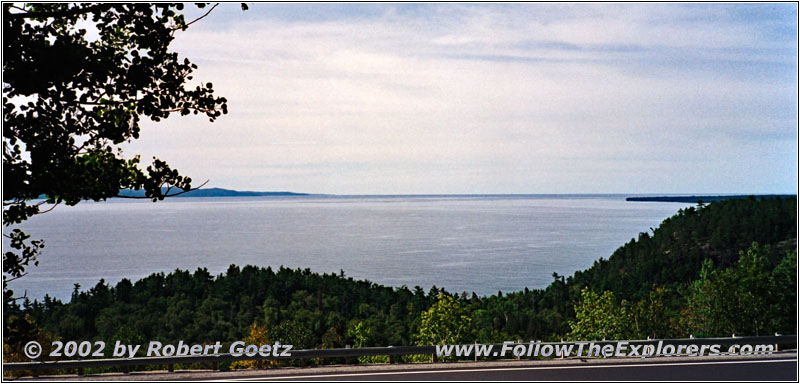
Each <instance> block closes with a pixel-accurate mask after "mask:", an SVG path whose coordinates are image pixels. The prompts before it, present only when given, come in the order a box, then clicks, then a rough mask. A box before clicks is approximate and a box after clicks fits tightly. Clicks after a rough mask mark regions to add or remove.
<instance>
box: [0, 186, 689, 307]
mask: <svg viewBox="0 0 800 384" xmlns="http://www.w3.org/2000/svg"><path fill="white" fill-rule="evenodd" d="M626 196H627V195H463V196H453V195H448V196H299V197H210V198H202V197H192V198H173V199H168V200H166V201H163V202H158V203H152V202H149V201H147V200H127V199H112V200H111V201H107V202H100V203H94V202H84V203H81V204H78V205H77V206H74V207H62V206H59V207H57V208H56V209H54V210H53V211H51V212H49V213H46V214H43V215H38V216H35V217H33V218H31V219H30V220H28V221H27V222H25V223H24V225H23V226H22V228H23V229H24V230H25V231H26V232H28V233H29V234H31V235H32V238H34V239H36V238H43V239H45V242H46V247H45V248H44V252H43V254H42V255H41V256H40V257H39V266H37V267H29V268H28V271H29V272H30V273H29V274H28V275H27V276H25V277H23V278H21V279H19V280H16V281H13V282H11V283H10V285H9V287H10V288H11V289H14V290H15V293H16V295H21V294H23V293H26V294H27V296H28V297H29V298H31V299H35V298H39V299H40V298H42V297H43V296H44V295H45V294H49V295H50V296H53V297H57V298H60V299H62V300H68V299H69V297H70V294H71V292H72V290H73V286H74V284H76V283H78V284H80V286H81V287H82V288H81V289H88V288H90V287H92V286H94V285H95V284H97V282H98V281H99V280H100V279H101V278H102V279H105V281H106V282H109V283H112V284H114V283H116V282H117V281H119V280H120V279H123V278H128V279H131V280H134V281H135V280H136V279H139V278H142V277H145V276H147V275H149V274H151V273H154V272H170V271H173V270H175V269H188V270H189V271H194V270H195V269H197V268H199V267H203V268H208V270H209V271H210V272H211V273H212V274H218V273H223V272H225V271H226V270H227V269H228V267H229V265H231V264H236V265H238V266H244V265H247V264H251V265H257V266H263V267H267V266H271V267H273V268H277V267H279V266H286V267H291V268H303V269H305V268H310V269H311V270H312V271H314V272H319V273H337V274H338V273H340V271H344V273H345V275H346V276H349V277H353V278H356V279H367V280H370V281H372V282H375V283H379V284H384V285H389V286H395V287H399V286H402V285H406V286H408V287H414V286H417V285H419V286H421V287H423V288H424V289H425V290H426V291H427V290H428V289H429V288H430V287H431V286H433V285H435V286H437V287H440V288H445V289H447V290H448V291H450V292H462V291H465V292H467V293H471V292H475V293H477V294H478V295H491V294H496V293H497V292H498V291H503V292H509V291H518V290H522V289H524V288H525V287H528V288H531V289H534V288H543V287H545V286H547V285H548V284H549V283H550V282H551V281H552V279H553V278H552V274H553V272H556V273H559V274H561V275H571V274H572V273H574V272H575V271H577V270H582V269H585V268H588V267H590V266H591V265H592V263H594V261H595V260H597V259H599V258H601V257H604V258H608V257H609V256H610V255H611V254H612V253H613V251H614V250H615V249H617V248H618V247H620V246H621V245H623V244H624V243H625V242H627V241H629V240H630V239H631V238H634V237H637V236H638V234H639V233H640V232H646V231H649V230H650V228H655V227H657V226H658V224H659V223H660V222H661V221H663V220H664V219H665V218H667V217H669V216H671V215H673V214H675V213H677V211H678V209H680V208H683V207H686V206H689V205H691V204H685V203H665V202H626V201H625V197H626ZM4 246H5V247H8V243H4Z"/></svg>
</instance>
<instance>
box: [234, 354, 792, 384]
mask: <svg viewBox="0 0 800 384" xmlns="http://www.w3.org/2000/svg"><path fill="white" fill-rule="evenodd" d="M234 380H237V381H251V380H253V381H262V380H270V381H273V380H277V381H288V380H306V381H309V380H313V381H329V380H331V381H339V380H345V381H486V380H491V381H495V380H499V381H598V380H602V381H605V380H610V381H627V380H634V381H647V380H659V381H664V380H666V381H687V380H688V381H709V380H715V381H797V359H796V358H794V359H770V360H765V359H760V360H747V361H704V362H660V363H627V364H587V365H568V366H550V367H519V366H518V367H508V366H497V367H482V368H452V369H446V368H445V369H433V370H426V369H419V368H417V369H414V368H410V369H409V370H403V371H393V372H387V371H377V372H342V373H320V374H291V375H277V376H276V375H269V376H262V377H248V378H240V379H234Z"/></svg>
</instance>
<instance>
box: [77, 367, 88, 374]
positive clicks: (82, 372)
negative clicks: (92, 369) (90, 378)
mask: <svg viewBox="0 0 800 384" xmlns="http://www.w3.org/2000/svg"><path fill="white" fill-rule="evenodd" d="M85 375H86V371H84V369H83V368H78V376H85Z"/></svg>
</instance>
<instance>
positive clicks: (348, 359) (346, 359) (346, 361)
mask: <svg viewBox="0 0 800 384" xmlns="http://www.w3.org/2000/svg"><path fill="white" fill-rule="evenodd" d="M344 348H345V349H350V344H347V345H345V346H344ZM344 363H345V364H350V356H345V357H344Z"/></svg>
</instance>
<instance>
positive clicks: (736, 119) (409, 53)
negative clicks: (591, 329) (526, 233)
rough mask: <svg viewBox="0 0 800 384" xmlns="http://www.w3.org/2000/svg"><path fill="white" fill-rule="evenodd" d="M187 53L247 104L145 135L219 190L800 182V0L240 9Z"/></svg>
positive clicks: (222, 16) (623, 189) (221, 88)
mask: <svg viewBox="0 0 800 384" xmlns="http://www.w3.org/2000/svg"><path fill="white" fill-rule="evenodd" d="M196 13H197V11H196V10H194V11H192V13H191V15H195V14H196ZM191 15H187V16H188V18H189V19H191ZM173 48H174V49H175V50H176V51H177V52H179V53H180V55H181V56H185V57H187V58H189V59H190V60H192V61H193V62H195V63H196V64H197V65H198V66H199V69H198V70H197V71H196V75H195V80H196V81H203V82H207V81H210V82H213V84H214V89H215V90H216V91H217V92H218V93H219V94H220V95H222V96H225V97H227V99H228V101H229V102H228V106H229V110H230V113H229V114H228V115H226V116H223V117H221V118H220V119H218V120H217V121H216V122H214V123H209V122H208V120H207V119H203V118H200V117H180V116H177V115H175V116H171V117H170V118H169V119H168V120H166V121H162V122H159V123H152V122H144V123H143V129H142V134H141V139H139V140H136V141H134V142H133V143H131V144H128V145H126V146H125V150H126V153H127V154H128V155H129V156H130V155H133V154H136V153H139V154H141V155H142V156H143V159H144V160H147V159H149V158H150V157H152V156H153V155H158V156H159V158H161V159H163V160H166V161H168V162H169V163H170V165H172V166H173V167H176V168H178V169H179V170H180V171H181V173H182V174H186V175H188V176H191V177H192V178H193V179H194V180H198V181H202V180H205V179H210V183H209V185H210V186H216V187H223V188H233V189H240V190H263V191H268V190H288V191H297V192H312V193H335V194H373V193H377V194H417V193H794V192H795V191H796V186H797V171H798V169H797V164H798V162H797V155H798V154H797V140H798V138H797V132H798V131H797V127H798V120H797V116H798V110H797V105H798V99H797V97H798V96H797V95H798V89H797V84H798V79H797V73H798V72H797V71H798V68H797V60H798V56H797V55H798V54H797V5H796V4H647V3H645V4H591V3H585V4H577V3H573V4H425V5H419V4H347V5H343V4H253V5H251V6H250V10H249V11H247V12H242V11H241V10H240V8H239V5H238V4H222V5H220V6H219V7H218V8H217V9H215V10H214V11H213V12H212V13H211V14H210V15H209V16H208V17H206V18H204V19H202V20H201V21H198V22H197V23H195V24H193V25H192V26H191V27H190V28H189V29H188V30H187V31H185V32H182V33H179V34H178V35H177V38H176V40H175V42H174V43H173ZM192 87H193V85H192Z"/></svg>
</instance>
